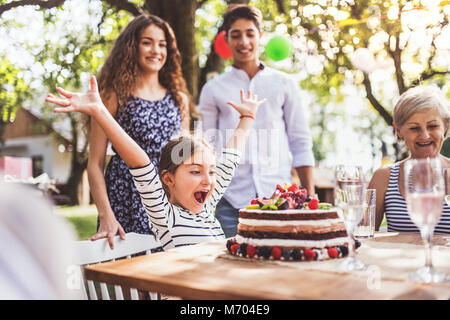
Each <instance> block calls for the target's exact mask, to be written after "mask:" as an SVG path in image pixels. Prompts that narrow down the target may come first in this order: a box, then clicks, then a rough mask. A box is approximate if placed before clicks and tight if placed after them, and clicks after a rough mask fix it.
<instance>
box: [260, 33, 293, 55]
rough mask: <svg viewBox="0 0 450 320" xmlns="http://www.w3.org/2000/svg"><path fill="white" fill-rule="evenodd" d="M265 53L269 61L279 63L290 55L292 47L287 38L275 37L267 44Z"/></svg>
mask: <svg viewBox="0 0 450 320" xmlns="http://www.w3.org/2000/svg"><path fill="white" fill-rule="evenodd" d="M265 52H266V56H267V57H269V58H270V59H272V60H274V61H280V60H283V59H286V58H287V57H289V56H290V55H291V54H292V46H291V43H290V42H289V40H288V39H287V38H285V37H282V36H275V37H273V38H272V39H270V40H269V42H267V44H266V47H265Z"/></svg>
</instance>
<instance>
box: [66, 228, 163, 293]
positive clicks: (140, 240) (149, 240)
mask: <svg viewBox="0 0 450 320" xmlns="http://www.w3.org/2000/svg"><path fill="white" fill-rule="evenodd" d="M158 247H161V244H160V242H159V241H157V240H156V239H155V237H154V236H153V235H145V234H138V233H133V232H131V233H127V234H126V235H125V240H121V239H120V237H119V236H116V237H115V238H114V249H113V250H111V248H110V247H109V243H108V240H107V239H99V240H96V241H91V240H84V241H76V242H75V243H74V251H75V253H76V257H77V259H78V260H77V261H74V265H76V266H80V267H83V266H86V265H89V264H95V263H101V262H105V261H114V260H116V259H119V258H130V257H131V255H133V254H137V253H141V252H145V254H150V253H151V250H152V249H156V248H158ZM79 271H80V272H81V275H82V268H79ZM79 279H80V282H81V283H80V285H79V286H77V288H80V289H81V290H82V294H83V296H84V298H86V299H88V295H89V297H90V299H91V300H97V299H98V295H97V290H96V286H95V283H94V282H93V281H91V280H88V281H86V282H87V285H88V289H87V288H86V286H85V280H84V277H83V276H81V277H79ZM99 286H100V291H101V298H102V299H103V300H110V299H111V298H110V292H109V290H108V286H107V285H106V284H105V283H99ZM123 289H124V288H121V287H120V286H114V292H115V298H116V299H117V300H123V299H124V290H123ZM125 296H126V297H128V295H127V294H125ZM149 296H150V299H156V298H157V295H156V294H154V293H151V292H149ZM130 297H131V299H133V300H138V299H139V295H138V292H137V290H136V289H133V288H130Z"/></svg>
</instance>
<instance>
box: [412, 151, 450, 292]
mask: <svg viewBox="0 0 450 320" xmlns="http://www.w3.org/2000/svg"><path fill="white" fill-rule="evenodd" d="M404 183H405V184H404V186H405V198H406V206H407V208H408V213H409V216H410V217H411V220H412V221H413V222H414V223H415V224H416V225H417V227H418V228H419V229H420V234H421V236H422V239H423V241H424V245H425V266H423V267H422V268H420V269H419V270H417V271H415V272H414V273H412V274H410V279H412V280H414V281H417V282H421V283H437V282H443V281H446V280H448V279H447V275H446V274H444V273H441V272H439V271H437V270H436V269H434V268H433V265H432V262H431V239H432V237H433V232H434V227H435V226H436V224H437V223H438V222H439V219H440V217H441V215H442V205H443V198H444V191H445V189H444V186H445V185H444V181H443V175H442V171H441V163H440V160H439V158H426V159H411V160H408V161H406V162H405V167H404Z"/></svg>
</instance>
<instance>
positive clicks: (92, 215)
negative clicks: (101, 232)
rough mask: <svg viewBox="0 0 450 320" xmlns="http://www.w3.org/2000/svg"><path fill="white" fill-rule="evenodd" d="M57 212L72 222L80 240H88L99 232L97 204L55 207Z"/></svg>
mask: <svg viewBox="0 0 450 320" xmlns="http://www.w3.org/2000/svg"><path fill="white" fill-rule="evenodd" d="M55 214H57V215H59V216H61V217H63V218H65V219H67V220H68V221H69V222H70V223H71V224H72V226H73V227H74V229H75V231H76V233H77V235H78V239H79V240H86V239H87V238H89V237H91V236H93V235H94V234H95V233H96V232H97V215H98V214H97V209H96V207H95V205H90V206H87V207H84V206H60V207H55Z"/></svg>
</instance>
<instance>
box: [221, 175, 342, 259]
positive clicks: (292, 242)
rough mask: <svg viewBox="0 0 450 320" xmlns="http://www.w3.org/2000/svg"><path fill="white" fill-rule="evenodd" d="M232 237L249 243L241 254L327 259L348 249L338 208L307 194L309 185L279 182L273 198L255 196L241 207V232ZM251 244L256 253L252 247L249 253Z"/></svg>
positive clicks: (239, 225)
mask: <svg viewBox="0 0 450 320" xmlns="http://www.w3.org/2000/svg"><path fill="white" fill-rule="evenodd" d="M229 241H231V240H229ZM232 241H233V245H236V244H238V245H245V246H246V247H247V250H246V253H247V254H246V255H243V254H242V253H241V256H244V257H250V256H252V257H253V258H264V259H276V260H278V259H280V260H295V261H298V260H324V259H330V258H331V259H333V258H338V257H342V256H346V255H347V253H348V250H345V249H346V248H347V245H348V238H347V231H346V229H345V224H344V222H343V220H342V219H341V218H340V216H339V215H338V213H337V211H336V209H335V208H334V207H333V206H332V205H331V204H329V203H320V201H319V199H317V198H312V199H311V198H308V196H307V192H306V189H303V188H300V187H299V186H298V185H294V184H293V185H290V186H289V185H285V186H284V187H281V185H277V187H276V190H275V192H274V193H273V195H272V196H271V197H270V198H265V197H264V198H261V199H259V198H257V199H254V200H252V205H250V206H247V207H246V208H244V209H241V210H239V224H238V234H237V235H236V237H235V238H234V239H233V240H232ZM248 247H250V248H255V253H254V252H253V249H252V252H251V254H248V253H249V252H248ZM342 248H345V249H344V250H342ZM233 249H234V248H233ZM233 251H235V250H233ZM229 252H230V253H232V254H233V252H231V250H230V251H229ZM236 252H238V251H236Z"/></svg>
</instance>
